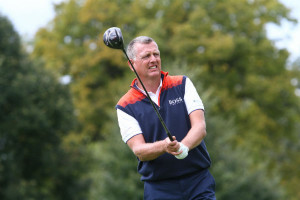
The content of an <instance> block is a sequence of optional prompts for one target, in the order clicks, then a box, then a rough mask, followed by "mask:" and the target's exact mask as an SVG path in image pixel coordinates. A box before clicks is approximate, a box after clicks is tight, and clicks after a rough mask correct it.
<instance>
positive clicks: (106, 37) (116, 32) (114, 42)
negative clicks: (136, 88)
mask: <svg viewBox="0 0 300 200" xmlns="http://www.w3.org/2000/svg"><path fill="white" fill-rule="evenodd" d="M103 42H104V44H105V45H106V46H108V47H110V48H113V49H121V50H122V51H123V52H124V54H125V56H126V58H127V60H128V61H129V63H130V65H131V67H132V69H133V71H134V73H135V75H136V77H137V78H138V80H139V82H140V83H141V85H142V87H143V89H144V91H145V93H146V96H147V98H148V99H149V101H150V103H151V105H152V107H153V108H154V110H155V112H156V115H157V116H158V119H159V121H160V123H161V124H162V126H163V127H164V129H165V131H166V133H167V135H168V137H169V139H170V140H171V141H174V139H173V138H172V135H171V133H170V131H169V129H168V128H167V126H166V124H165V122H164V120H163V119H162V117H161V115H160V114H159V112H158V110H157V108H156V106H155V104H154V102H153V101H152V99H151V97H150V96H149V94H148V91H147V90H146V88H145V86H144V84H143V82H142V80H141V78H140V76H139V75H138V73H137V72H136V70H135V68H134V67H133V64H132V63H131V61H130V59H129V57H128V55H127V53H126V51H125V49H124V41H123V36H122V32H121V29H120V28H118V27H111V28H109V29H107V30H106V31H105V33H104V34H103Z"/></svg>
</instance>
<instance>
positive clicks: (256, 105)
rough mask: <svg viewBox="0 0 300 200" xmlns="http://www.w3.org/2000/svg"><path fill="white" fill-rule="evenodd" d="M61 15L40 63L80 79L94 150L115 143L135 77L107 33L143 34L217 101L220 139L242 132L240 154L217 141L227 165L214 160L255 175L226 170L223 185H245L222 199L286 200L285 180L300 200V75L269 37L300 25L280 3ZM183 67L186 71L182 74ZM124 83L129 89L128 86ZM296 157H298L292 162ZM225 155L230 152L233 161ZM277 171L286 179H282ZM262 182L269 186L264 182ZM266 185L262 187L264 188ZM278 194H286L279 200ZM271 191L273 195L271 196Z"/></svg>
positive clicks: (38, 48)
mask: <svg viewBox="0 0 300 200" xmlns="http://www.w3.org/2000/svg"><path fill="white" fill-rule="evenodd" d="M56 13H57V15H56V17H55V19H54V20H53V21H52V22H51V23H52V24H51V26H49V27H46V28H44V29H41V30H40V31H39V33H38V34H37V36H36V41H35V49H34V52H33V56H34V57H35V58H38V59H40V60H41V61H42V62H44V63H45V66H46V67H47V68H48V69H51V70H53V71H55V72H56V73H58V74H60V75H66V74H67V75H70V76H71V77H72V82H71V84H70V86H71V88H72V94H74V104H75V107H76V109H77V113H78V120H79V122H80V125H81V126H80V129H79V130H78V132H79V133H81V134H82V135H81V136H82V137H84V138H85V139H86V140H87V141H92V142H96V144H97V143H99V141H101V140H104V141H103V142H104V143H105V140H107V142H108V141H109V139H107V138H108V137H112V136H111V133H110V132H107V131H104V130H105V125H106V123H109V121H110V120H111V118H110V117H109V116H110V114H111V113H112V112H114V110H113V107H114V105H115V103H116V102H117V100H118V98H119V97H120V96H121V95H122V94H123V93H124V92H125V91H126V90H127V88H126V87H127V85H129V82H130V81H129V80H130V78H129V77H132V76H130V75H129V74H130V73H131V72H130V70H127V65H126V60H125V59H124V57H123V55H122V52H121V51H116V50H112V49H109V48H107V47H105V46H104V45H103V43H102V34H103V33H104V31H105V30H106V29H107V28H109V27H112V26H118V27H120V28H121V29H122V31H123V36H124V39H125V43H127V42H129V39H127V38H133V37H135V36H138V35H149V36H150V37H153V38H154V39H155V40H156V41H157V43H158V45H159V47H160V50H161V56H162V63H163V69H164V70H166V71H170V72H173V71H174V72H175V70H176V72H178V71H179V73H183V71H186V72H188V73H191V74H192V75H193V81H194V82H196V85H197V87H199V88H200V87H201V88H202V90H203V91H201V93H200V95H201V94H202V93H204V94H205V92H210V93H211V96H212V97H213V99H214V100H213V102H212V103H211V106H209V110H208V111H209V113H210V115H209V116H210V117H212V120H211V121H212V122H214V123H216V124H220V125H219V126H217V125H214V124H212V125H210V127H214V126H215V127H216V129H215V130H214V132H213V133H214V135H215V137H220V141H222V140H224V138H226V136H227V133H224V130H228V131H229V130H231V128H232V129H234V130H235V131H234V132H232V133H231V134H232V136H231V137H230V139H229V140H225V141H226V142H227V143H226V145H228V146H229V147H230V148H229V147H227V146H224V145H225V144H224V143H221V142H219V140H217V139H215V138H210V140H212V142H213V143H212V144H211V145H212V146H213V147H214V148H215V149H218V150H220V151H216V152H219V153H220V156H219V157H218V156H214V158H215V159H217V160H219V159H221V160H220V162H221V163H222V162H224V163H225V164H226V165H227V164H228V162H230V161H231V159H234V161H233V162H232V163H233V165H234V166H235V167H237V166H239V165H241V166H247V168H248V169H249V170H247V171H246V170H245V171H243V170H241V171H239V172H238V173H236V174H235V173H232V170H230V168H226V170H228V173H229V175H230V176H232V177H231V178H230V179H226V176H225V178H224V177H223V176H221V173H218V172H216V173H217V177H216V179H217V182H218V180H219V181H220V182H222V180H229V181H235V180H238V182H235V183H236V184H238V185H236V186H235V188H233V190H232V194H229V193H226V191H223V190H225V189H228V188H226V187H225V186H224V185H223V184H222V186H221V188H222V189H221V190H222V191H219V193H220V195H221V194H222V197H224V198H225V197H226V198H233V197H234V196H235V198H236V199H239V198H240V197H241V196H243V195H244V194H245V193H246V192H245V191H246V190H244V188H251V190H249V191H248V193H250V192H251V194H253V195H249V196H257V198H259V199H276V198H277V199H280V197H282V196H281V195H282V193H281V189H278V187H277V179H278V178H279V179H280V184H281V185H282V186H285V190H286V191H287V190H289V192H290V194H289V196H288V197H287V198H288V199H293V198H295V199H297V198H300V194H299V192H298V190H297V189H295V187H292V185H291V184H292V183H293V184H294V185H295V183H296V182H299V181H300V180H299V178H295V177H294V176H293V177H292V176H291V174H292V172H291V173H289V174H287V173H286V170H287V169H290V168H293V167H291V165H290V163H291V162H290V161H289V160H290V159H292V158H293V159H296V160H295V163H298V162H299V159H297V156H299V153H298V152H296V151H294V150H291V149H289V150H287V149H286V147H287V144H290V143H292V141H294V140H295V138H298V137H299V112H300V105H299V97H297V96H296V95H295V93H294V90H295V86H293V85H291V84H290V83H291V82H290V81H291V80H292V79H294V78H295V76H296V78H299V72H296V71H295V70H293V69H291V70H287V69H286V64H287V63H286V61H287V57H288V52H287V51H286V50H279V49H277V48H276V47H275V46H274V44H273V43H272V42H271V41H270V40H269V39H268V38H267V37H266V33H265V25H266V24H267V23H277V24H279V23H280V21H281V20H282V19H287V20H289V21H294V20H293V19H292V18H291V17H290V16H289V10H288V9H286V8H285V7H284V6H283V5H282V4H281V3H279V2H278V1H277V0H241V1H235V0H209V1H208V0H204V1H196V0H174V1H170V0H161V1H155V0H139V1H134V0H126V1H117V0H116V1H111V0H110V1H109V0H85V1H82V0H70V1H68V2H64V3H61V4H59V5H57V6H56ZM175 64H177V65H179V66H180V67H181V69H178V67H177V69H174V68H173V67H174V65H175ZM171 74H172V73H171ZM121 81H124V82H123V83H126V84H120V83H122V82H121ZM207 101H210V99H207ZM214 116H218V119H215V117H214ZM224 119H225V120H227V119H231V120H232V122H231V123H228V124H225V125H227V126H228V128H227V129H224V127H222V126H221V125H222V124H223V125H224V122H222V120H224ZM207 120H208V123H210V122H209V121H210V119H209V118H208V119H207ZM115 124H116V123H115ZM115 126H116V125H115ZM222 133H223V134H222ZM101 144H102V143H101ZM220 144H222V145H220ZM92 145H94V143H92ZM296 147H297V148H298V146H297V145H295V146H294V148H295V149H297V148H296ZM223 150H224V151H223ZM290 150H291V152H293V154H292V155H293V156H292V157H291V155H290V154H288V153H289V152H290ZM101 151H104V152H106V151H112V149H110V150H109V149H106V150H105V148H104V149H102V150H101ZM234 151H241V152H242V153H241V154H237V153H233V152H234ZM222 152H228V153H227V154H229V156H224V155H223V154H222ZM231 154H232V158H231V157H230V155H231ZM245 154H246V155H247V156H245ZM245 157H247V159H246V158H245ZM283 158H284V159H283ZM101 159H104V160H103V161H104V162H106V159H105V158H99V161H98V162H101V161H102V160H101ZM116 159H118V158H116ZM122 159H123V157H122ZM124 159H125V158H124ZM235 159H240V160H235ZM244 159H245V160H244ZM283 160H284V162H282V161H283ZM96 162H97V161H96ZM114 162H116V163H117V162H121V161H120V160H119V161H114ZM225 164H224V165H221V166H222V167H224V166H225ZM229 166H230V165H229ZM235 169H238V168H235ZM114 170H116V169H115V168H111V171H109V172H107V173H111V174H113V173H115V171H114ZM213 170H214V169H213ZM246 172H247V175H246V176H244V177H241V174H243V173H246ZM276 172H280V175H278V176H274V173H276ZM249 173H250V174H249ZM261 174H265V175H266V179H262V178H261V179H258V178H257V177H262V175H261ZM225 175H227V174H226V173H225ZM256 180H258V181H259V183H260V184H257V183H256V182H255V181H256ZM291 180H293V181H291ZM223 183H224V184H225V183H226V181H223ZM229 185H230V184H229ZM257 185H260V186H261V187H258V188H256V187H255V186H257ZM263 185H265V187H262V186H263ZM231 186H233V185H231ZM252 186H253V187H252ZM113 188H114V187H111V191H114V189H113ZM274 188H276V191H277V192H276V193H274V196H272V194H270V192H272V189H273V190H274ZM258 189H261V191H257V190H258ZM265 190H266V191H268V193H267V196H264V195H262V194H263V191H265ZM255 192H257V193H255ZM256 194H257V195H256ZM295 194H296V197H295Z"/></svg>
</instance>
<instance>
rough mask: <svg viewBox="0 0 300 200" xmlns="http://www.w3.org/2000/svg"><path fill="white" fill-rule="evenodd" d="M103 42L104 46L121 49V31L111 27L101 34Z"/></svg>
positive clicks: (122, 46)
mask: <svg viewBox="0 0 300 200" xmlns="http://www.w3.org/2000/svg"><path fill="white" fill-rule="evenodd" d="M103 42H104V44H105V45H106V46H108V47H110V48H113V49H123V48H124V44H123V36H122V32H121V29H120V28H118V27H111V28H109V29H107V30H106V31H105V33H104V34H103Z"/></svg>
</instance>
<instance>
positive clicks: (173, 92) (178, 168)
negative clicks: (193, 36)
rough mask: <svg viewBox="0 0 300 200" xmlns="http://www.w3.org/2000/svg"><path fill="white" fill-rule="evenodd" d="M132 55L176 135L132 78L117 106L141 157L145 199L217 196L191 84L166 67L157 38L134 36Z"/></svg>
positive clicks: (198, 105)
mask: <svg viewBox="0 0 300 200" xmlns="http://www.w3.org/2000/svg"><path fill="white" fill-rule="evenodd" d="M127 54H128V57H129V59H130V60H131V62H132V64H133V66H134V68H135V69H136V71H137V73H138V74H139V76H140V78H141V80H142V82H143V84H144V86H145V88H146V90H147V91H148V93H149V96H150V97H151V99H152V100H153V102H155V104H156V106H157V108H158V110H159V112H160V114H161V116H162V118H163V119H164V121H165V123H166V125H167V127H168V129H169V130H170V132H171V134H172V135H173V138H174V141H170V139H169V138H168V137H166V133H165V132H164V129H163V127H162V125H161V124H160V121H159V119H158V117H157V116H156V113H155V111H154V110H153V107H152V105H151V103H150V101H149V100H148V99H147V96H146V95H145V92H144V91H143V89H142V88H143V87H142V86H141V83H140V82H139V80H138V79H135V80H133V82H132V84H131V89H130V90H129V91H128V92H127V93H126V94H125V95H124V96H123V97H122V98H121V99H120V100H119V102H118V104H117V106H116V109H117V115H118V121H119V126H120V131H121V135H122V139H123V141H124V142H126V143H127V144H128V146H129V147H130V148H131V150H132V151H133V153H134V154H135V155H136V157H137V159H138V172H139V173H140V174H141V175H142V177H141V180H142V181H144V199H146V200H154V199H159V200H162V199H174V200H175V199H178V200H183V199H207V200H212V199H215V192H214V190H215V182H214V178H213V177H212V175H211V174H210V172H209V171H208V168H209V167H210V165H211V161H210V157H209V154H208V152H207V149H206V146H205V143H204V141H203V139H204V137H205V136H206V124H205V117H204V107H203V104H202V101H201V99H200V97H199V95H198V93H197V91H196V89H195V87H194V86H193V84H192V82H191V81H190V79H189V78H188V77H186V76H170V75H168V73H167V72H163V71H161V59H160V52H159V49H158V45H157V44H156V42H155V41H154V40H153V39H152V38H149V37H147V36H140V37H137V38H135V39H133V40H132V41H131V42H130V43H129V45H128V48H127ZM128 65H129V67H131V65H130V63H128ZM131 70H133V69H131ZM179 141H180V142H179Z"/></svg>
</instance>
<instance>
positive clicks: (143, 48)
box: [135, 42, 159, 52]
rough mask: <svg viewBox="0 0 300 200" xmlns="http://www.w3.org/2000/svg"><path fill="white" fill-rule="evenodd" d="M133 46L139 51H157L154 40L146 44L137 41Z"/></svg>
mask: <svg viewBox="0 0 300 200" xmlns="http://www.w3.org/2000/svg"><path fill="white" fill-rule="evenodd" d="M135 48H136V50H137V51H139V52H148V51H159V50H158V46H157V44H156V43H155V42H150V43H148V44H144V43H137V44H136V46H135Z"/></svg>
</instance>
